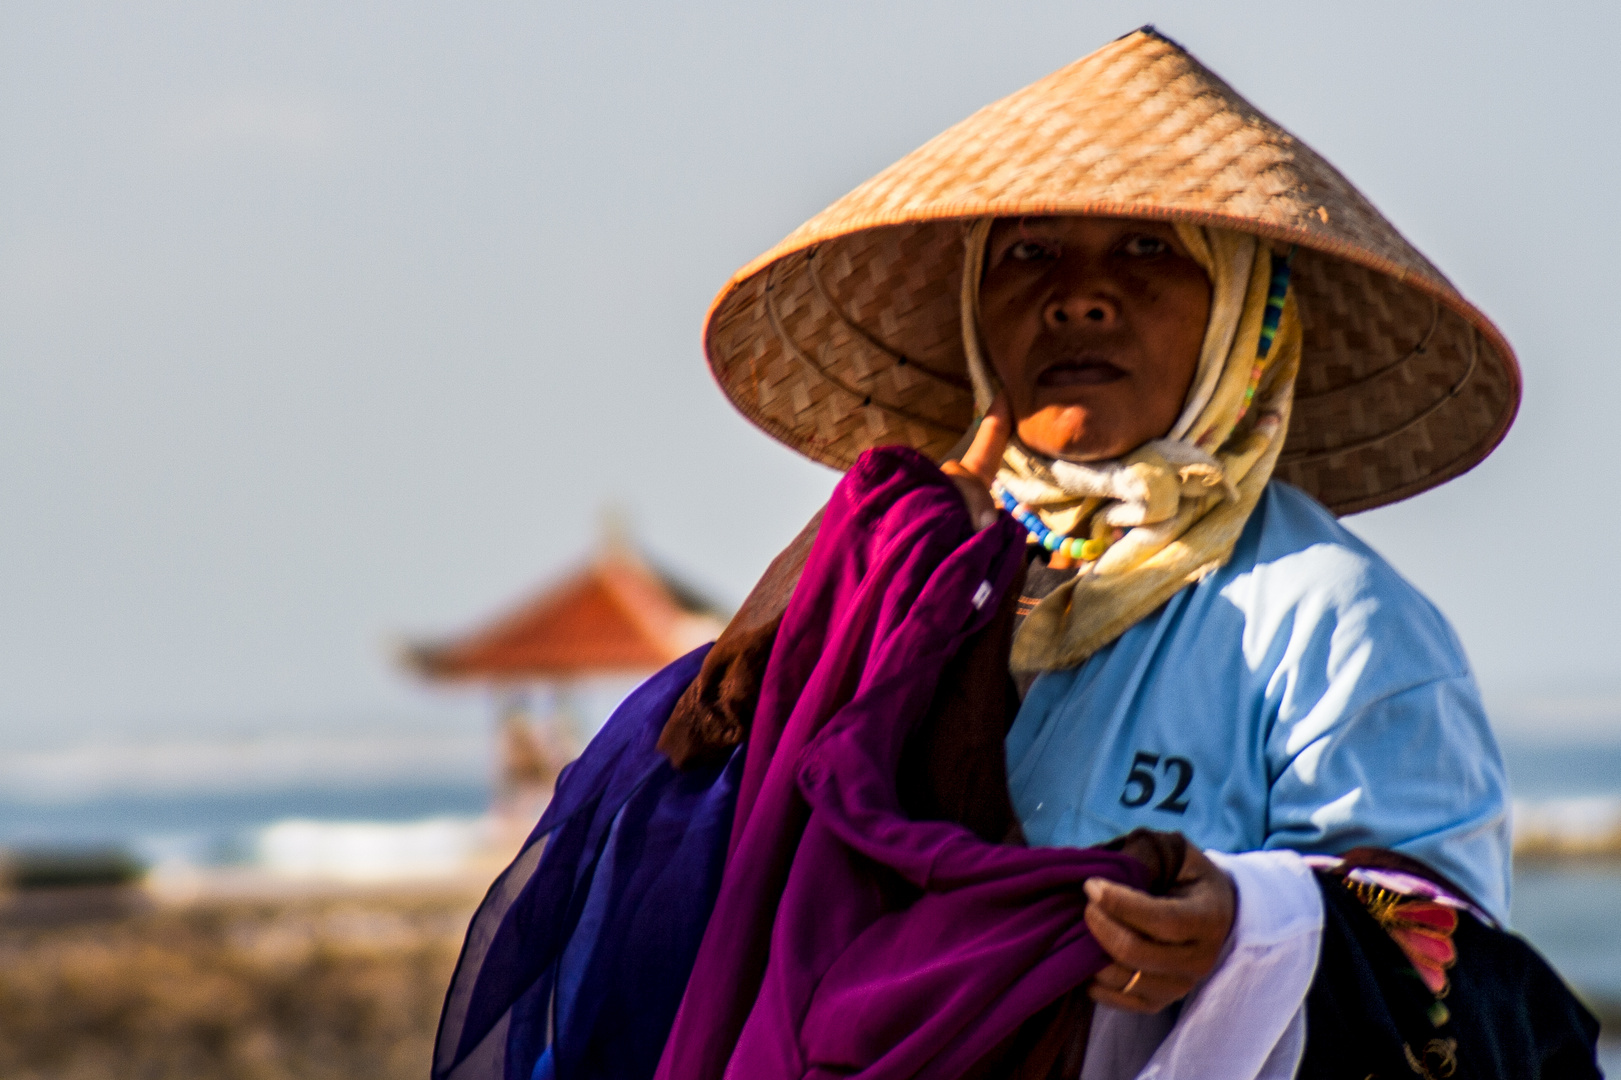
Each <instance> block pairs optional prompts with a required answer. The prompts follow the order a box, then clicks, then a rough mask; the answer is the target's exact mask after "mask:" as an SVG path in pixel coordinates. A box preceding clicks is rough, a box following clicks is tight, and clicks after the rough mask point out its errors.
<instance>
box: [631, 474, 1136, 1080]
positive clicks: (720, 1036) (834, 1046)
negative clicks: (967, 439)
mask: <svg viewBox="0 0 1621 1080" xmlns="http://www.w3.org/2000/svg"><path fill="white" fill-rule="evenodd" d="M1023 548H1024V534H1023V531H1022V530H1021V529H1019V528H1018V526H1017V525H1015V524H1014V523H1013V521H1012V520H1011V519H1010V518H1008V517H1007V516H1006V515H1005V514H1004V515H1000V516H999V519H998V521H997V523H996V524H995V525H994V526H993V527H991V528H990V529H987V530H985V531H984V532H981V533H978V534H976V533H974V532H973V530H972V529H971V527H970V524H969V521H968V515H967V512H966V510H965V508H964V507H963V504H962V500H961V497H960V496H959V495H958V493H957V491H956V489H955V487H954V486H953V485H952V483H951V482H950V481H949V480H948V479H947V478H946V477H945V476H944V475H943V474H941V472H940V471H939V469H937V468H936V467H935V466H934V465H933V464H932V463H931V462H929V461H928V460H927V459H925V458H923V457H922V456H920V455H918V454H916V453H914V452H912V451H910V450H905V449H901V448H897V447H883V448H879V449H876V450H871V451H868V452H867V453H866V454H864V455H862V457H861V459H860V460H859V461H857V462H856V464H855V466H854V467H853V468H852V469H851V470H850V471H849V473H848V474H846V476H845V478H844V479H843V480H842V481H841V482H840V484H839V486H838V488H837V489H836V490H835V491H834V493H833V497H832V499H831V500H830V502H829V503H828V507H827V511H826V516H825V517H824V519H823V522H822V527H821V532H820V534H819V535H818V537H817V540H816V543H815V546H814V548H813V549H812V551H811V555H810V558H809V560H808V562H807V563H806V566H805V571H804V575H803V577H802V578H801V580H800V583H799V586H798V588H797V589H796V591H795V593H794V596H793V599H792V601H791V602H790V604H789V606H788V610H787V613H786V614H785V616H784V618H783V623H782V629H781V631H780V633H779V634H778V637H777V641H776V645H775V647H774V649H773V652H772V655H771V660H770V663H769V665H768V667H767V669H766V676H765V684H764V686H763V688H762V692H761V696H760V702H759V706H758V709H757V711H756V713H755V719H754V727H753V729H752V731H751V732H750V736H749V743H748V750H747V759H746V763H745V766H744V774H743V780H742V784H741V786H740V790H739V796H738V806H737V811H736V816H735V817H734V819H733V826H732V841H731V853H730V856H729V858H728V861H727V865H726V869H725V874H724V877H723V878H722V882H721V888H720V893H719V896H718V898H717V900H716V903H715V908H714V910H713V912H712V913H711V915H710V919H709V924H708V926H707V928H706V930H705V933H704V938H703V943H702V945H701V946H700V948H699V951H698V958H697V961H696V963H695V965H694V968H693V972H692V975H691V977H690V979H689V980H688V982H687V989H686V993H685V995H684V997H683V998H682V1002H681V1007H680V1010H679V1012H678V1013H677V1015H676V1021H675V1025H674V1028H673V1029H672V1031H671V1034H670V1038H669V1041H668V1042H667V1043H666V1044H665V1047H664V1054H663V1056H662V1058H661V1060H660V1062H659V1070H658V1073H657V1076H658V1077H659V1078H660V1080H717V1078H719V1077H722V1076H726V1077H729V1078H735V1080H757V1078H777V1077H817V1078H820V1077H834V1076H838V1077H851V1076H856V1077H862V1078H865V1080H880V1078H891V1077H893V1078H901V1077H923V1078H936V1077H937V1078H941V1080H947V1078H954V1077H957V1076H960V1075H961V1074H962V1073H963V1072H964V1071H965V1070H966V1069H968V1068H969V1067H970V1066H972V1065H973V1064H974V1063H976V1062H978V1061H979V1060H980V1059H981V1058H983V1057H984V1056H985V1055H986V1054H987V1053H989V1052H990V1051H991V1050H993V1049H994V1048H995V1047H996V1046H997V1045H998V1044H999V1043H1001V1042H1002V1041H1003V1040H1004V1039H1005V1038H1006V1037H1008V1036H1009V1035H1011V1034H1012V1033H1013V1032H1014V1031H1016V1030H1017V1028H1018V1027H1019V1025H1020V1024H1021V1023H1022V1022H1023V1021H1025V1020H1026V1019H1028V1018H1029V1017H1031V1016H1032V1015H1034V1014H1035V1013H1037V1012H1038V1011H1040V1010H1041V1009H1042V1008H1044V1007H1045V1006H1047V1005H1049V1004H1051V1003H1052V1002H1054V1001H1055V1000H1057V999H1058V998H1059V997H1060V996H1061V995H1063V994H1064V993H1066V992H1067V991H1069V990H1071V989H1073V988H1074V987H1076V986H1078V985H1080V984H1081V983H1082V982H1084V981H1085V980H1086V979H1088V978H1090V977H1091V976H1092V975H1093V974H1095V973H1096V972H1097V971H1098V970H1099V969H1101V968H1102V967H1103V966H1104V964H1105V963H1106V962H1107V959H1106V957H1105V956H1104V954H1103V952H1102V950H1101V949H1100V948H1099V946H1098V945H1097V944H1096V942H1094V941H1093V940H1092V938H1091V936H1090V934H1088V933H1087V930H1086V926H1085V923H1084V922H1083V921H1082V911H1083V908H1084V903H1085V898H1084V894H1083V893H1082V891H1081V885H1082V883H1083V882H1085V881H1086V880H1087V878H1089V877H1092V876H1094V875H1102V876H1105V877H1108V878H1110V879H1112V880H1115V881H1121V882H1125V883H1127V884H1130V885H1133V886H1135V887H1138V888H1142V887H1144V886H1145V885H1146V882H1147V871H1146V868H1145V867H1144V866H1143V865H1142V864H1141V863H1140V862H1138V861H1137V860H1135V859H1133V858H1131V857H1129V856H1126V855H1121V854H1116V853H1113V852H1107V851H1101V850H1094V849H1085V850H1082V849H1061V848H1044V849H1030V848H1025V847H1020V846H1014V845H1008V844H989V843H986V842H984V841H982V840H980V839H979V838H978V837H976V836H974V834H973V833H971V832H969V831H968V830H967V829H965V828H962V827H960V826H958V825H955V824H952V823H949V822H940V821H913V820H910V819H909V818H907V817H906V816H905V814H904V813H903V812H902V810H901V807H900V803H899V800H898V798H897V795H896V773H897V767H898V762H899V759H900V755H901V750H902V746H903V744H904V742H905V739H906V737H907V735H908V734H909V733H910V732H911V730H912V729H913V727H914V726H915V725H916V723H917V722H918V721H919V720H920V719H921V718H922V717H923V716H924V715H925V713H926V712H927V710H928V708H929V705H930V702H931V700H932V698H933V696H934V692H935V687H936V685H937V683H938V682H939V678H940V675H941V672H942V669H943V668H944V666H945V664H946V662H947V661H948V660H949V659H950V658H951V657H952V656H953V655H954V654H955V653H956V651H957V650H958V649H959V648H960V647H961V646H962V644H963V642H964V641H965V640H966V639H967V638H968V636H969V635H971V634H972V633H973V632H974V631H976V630H978V629H980V628H982V627H983V626H984V625H985V624H986V623H987V622H988V621H989V620H990V618H991V617H992V616H993V614H994V613H995V612H996V610H997V606H998V605H999V604H1000V602H1001V600H1002V597H1003V596H1004V594H1005V592H1006V590H1007V589H1008V588H1010V587H1011V585H1012V582H1013V580H1014V578H1015V576H1016V573H1017V571H1018V569H1019V567H1020V565H1021V562H1022V557H1023Z"/></svg>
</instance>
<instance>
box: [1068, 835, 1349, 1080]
mask: <svg viewBox="0 0 1621 1080" xmlns="http://www.w3.org/2000/svg"><path fill="white" fill-rule="evenodd" d="M1206 854H1207V855H1208V856H1209V857H1210V860H1211V861H1212V862H1214V863H1215V864H1216V865H1217V866H1219V867H1221V868H1222V869H1223V870H1225V871H1226V872H1227V873H1228V874H1229V875H1230V876H1231V877H1232V879H1233V884H1234V886H1235V887H1236V888H1237V892H1238V917H1237V918H1236V919H1235V920H1234V923H1233V929H1232V933H1231V934H1230V935H1228V938H1227V945H1226V948H1225V950H1224V952H1223V956H1222V960H1221V962H1220V963H1219V964H1218V965H1217V966H1216V970H1215V971H1213V972H1212V973H1211V974H1210V977H1209V978H1207V979H1206V980H1205V981H1204V982H1203V983H1201V984H1200V985H1199V986H1198V987H1197V988H1196V989H1195V990H1194V991H1193V993H1192V994H1190V995H1188V997H1187V999H1186V1000H1185V1001H1184V1002H1183V1003H1182V1008H1181V1011H1180V1013H1177V1012H1175V1011H1174V1010H1171V1009H1167V1010H1165V1011H1164V1012H1162V1013H1159V1014H1157V1015H1154V1016H1140V1015H1138V1014H1135V1013H1127V1012H1121V1011H1119V1010H1117V1009H1111V1008H1108V1007H1107V1006H1102V1005H1100V1006H1098V1008H1097V1012H1096V1014H1095V1016H1094V1018H1093V1021H1092V1033H1091V1035H1090V1037H1089V1039H1088V1042H1087V1048H1086V1064H1085V1065H1084V1067H1083V1068H1082V1070H1081V1080H1127V1078H1129V1077H1136V1080H1290V1078H1292V1077H1293V1076H1294V1075H1295V1070H1296V1069H1298V1068H1299V1067H1300V1059H1301V1055H1302V1054H1303V1053H1304V1052H1305V1049H1306V993H1307V991H1308V990H1310V989H1311V981H1312V976H1313V975H1314V974H1315V973H1316V970H1317V956H1318V952H1319V950H1320V949H1321V947H1322V940H1323V900H1322V894H1321V893H1320V892H1319V891H1318V889H1317V882H1316V880H1315V879H1314V878H1313V877H1312V872H1311V868H1310V867H1309V866H1307V865H1306V861H1305V859H1303V858H1302V857H1301V856H1300V855H1298V854H1296V853H1295V852H1293V851H1250V852H1245V853H1243V854H1240V855H1226V854H1223V853H1221V852H1217V851H1209V852H1206ZM1145 1062H1146V1064H1145Z"/></svg>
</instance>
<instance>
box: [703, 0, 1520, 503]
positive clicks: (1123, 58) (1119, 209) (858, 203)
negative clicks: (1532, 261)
mask: <svg viewBox="0 0 1621 1080" xmlns="http://www.w3.org/2000/svg"><path fill="white" fill-rule="evenodd" d="M1050 214H1096V215H1107V216H1114V217H1137V218H1151V219H1158V220H1168V219H1169V220H1177V219H1180V220H1185V221H1192V222H1198V223H1201V224H1206V225H1214V226H1220V227H1224V228H1229V229H1239V230H1244V231H1247V232H1251V233H1255V234H1258V235H1260V236H1263V237H1267V238H1269V239H1272V240H1276V241H1282V242H1287V243H1293V244H1297V245H1299V248H1300V250H1299V251H1298V253H1297V255H1296V257H1295V262H1294V275H1293V282H1294V288H1295V290H1296V301H1297V303H1298V305H1299V310H1300V314H1301V319H1302V322H1303V325H1304V331H1305V341H1304V353H1303V356H1302V358H1301V367H1300V376H1299V380H1298V382H1297V385H1296V392H1295V405H1294V416H1293V420H1292V421H1291V424H1290V430H1289V436H1288V441H1287V442H1286V443H1285V446H1284V450H1283V456H1282V458H1281V460H1280V461H1279V462H1278V466H1277V469H1276V471H1275V472H1274V474H1273V475H1275V476H1277V477H1278V478H1280V479H1283V480H1287V481H1289V482H1291V483H1293V484H1296V485H1298V486H1300V487H1302V488H1304V489H1305V490H1307V491H1309V492H1311V493H1312V494H1313V495H1315V496H1316V497H1317V498H1318V499H1319V500H1320V501H1322V502H1323V503H1325V504H1326V505H1327V506H1328V507H1329V508H1331V509H1332V510H1334V511H1335V512H1337V513H1341V514H1345V513H1351V512H1353V511H1357V510H1365V509H1368V508H1370V507H1374V506H1380V505H1382V504H1384V503H1389V502H1394V501H1396V500H1397V499H1402V498H1405V497H1407V496H1409V495H1414V494H1417V493H1418V492H1420V491H1423V490H1425V489H1426V488H1430V487H1434V486H1436V485H1437V484H1440V483H1443V482H1445V481H1446V480H1449V479H1451V478H1452V477H1454V476H1457V475H1458V474H1459V473H1461V472H1463V471H1465V470H1466V469H1469V468H1470V467H1472V466H1473V465H1475V464H1476V463H1477V462H1479V461H1480V460H1481V459H1482V458H1484V457H1485V456H1486V455H1487V454H1488V453H1490V452H1491V450H1492V448H1493V447H1495V446H1496V445H1497V443H1498V442H1499V441H1500V440H1501V439H1502V437H1503V435H1504V433H1505V432H1507V430H1508V426H1509V424H1510V423H1511V422H1512V421H1513V419H1514V413H1515V410H1516V409H1517V408H1518V406H1519V397H1520V373H1519V367H1518V365H1517V364H1516V363H1515V359H1514V353H1513V351H1512V350H1511V349H1510V348H1509V345H1508V342H1507V341H1505V340H1504V338H1503V336H1502V334H1501V333H1500V332H1499V331H1498V330H1497V328H1496V327H1495V326H1493V325H1492V324H1491V322H1490V320H1488V319H1487V318H1486V317H1485V316H1484V315H1483V314H1481V313H1480V312H1479V311H1478V310H1476V309H1475V308H1474V306H1472V305H1471V304H1470V303H1469V302H1468V301H1466V300H1465V299H1464V298H1463V297H1462V296H1461V295H1460V294H1459V293H1458V291H1457V289H1455V288H1453V286H1452V284H1451V283H1450V282H1449V281H1447V279H1446V278H1445V277H1444V276H1442V274H1441V272H1440V271H1439V270H1437V269H1436V268H1435V267H1434V266H1432V265H1430V262H1429V260H1427V259H1426V258H1425V257H1424V256H1423V255H1421V254H1419V252H1418V251H1417V250H1416V249H1415V248H1414V247H1413V246H1412V245H1411V244H1409V243H1408V242H1407V241H1406V240H1405V239H1404V238H1403V237H1402V235H1401V234H1400V233H1398V232H1397V231H1396V229H1395V227H1394V226H1392V225H1391V224H1390V223H1389V222H1388V221H1386V220H1385V219H1384V217H1383V216H1381V215H1380V213H1379V212H1378V211H1377V210H1375V209H1374V208H1373V206H1372V205H1371V204H1370V203H1369V202H1368V201H1367V200H1366V199H1365V198H1363V197H1362V195H1361V194H1359V193H1358V192H1357V190H1356V189H1355V188H1354V187H1352V186H1351V184H1350V182H1349V181H1348V180H1346V179H1345V178H1344V177H1343V176H1341V175H1340V174H1339V172H1337V171H1336V170H1335V169H1334V167H1333V166H1331V165H1330V164H1329V163H1328V162H1326V161H1324V160H1323V159H1322V158H1321V157H1319V156H1318V155H1317V154H1316V153H1314V152H1313V151H1312V150H1311V149H1310V148H1309V147H1307V146H1306V145H1305V144H1304V143H1302V142H1301V141H1300V140H1298V139H1296V138H1295V137H1294V136H1293V135H1290V134H1289V133H1288V132H1287V131H1285V130H1283V128H1281V127H1279V126H1278V125H1277V124H1275V123H1273V122H1272V121H1271V120H1269V119H1268V118H1267V117H1265V116H1264V115H1262V114H1261V113H1260V112H1259V111H1258V110H1257V109H1256V108H1255V107H1254V106H1252V105H1251V104H1250V103H1249V102H1247V101H1245V100H1244V99H1243V98H1242V97H1240V96H1239V95H1238V94H1237V93H1236V92H1235V91H1234V90H1233V89H1232V87H1230V86H1228V85H1227V84H1226V83H1224V82H1222V81H1221V79H1219V78H1217V77H1216V75H1215V74H1214V73H1212V72H1211V71H1210V70H1208V69H1207V68H1205V67H1204V66H1203V65H1202V64H1200V63H1199V61H1198V60H1196V59H1194V57H1192V56H1191V55H1189V54H1188V53H1187V52H1186V51H1185V50H1183V49H1182V48H1181V47H1180V46H1178V45H1177V44H1176V43H1175V42H1172V41H1170V40H1168V39H1166V38H1164V37H1162V36H1160V35H1159V34H1157V33H1155V32H1154V30H1153V28H1152V27H1144V28H1143V29H1141V30H1138V31H1136V32H1135V33H1132V34H1129V35H1127V36H1126V37H1123V38H1120V39H1119V40H1118V41H1114V42H1112V43H1110V44H1109V45H1106V46H1104V47H1103V48H1101V49H1099V50H1098V51H1097V52H1095V53H1093V54H1092V55H1090V56H1088V57H1086V58H1084V59H1082V60H1079V61H1076V62H1075V63H1073V64H1071V65H1069V66H1068V67H1066V68H1064V69H1062V70H1061V71H1058V72H1055V73H1054V74H1052V75H1049V76H1048V77H1046V78H1045V79H1042V80H1041V81H1040V82H1037V83H1035V84H1033V85H1031V86H1028V87H1026V88H1025V89H1023V90H1020V91H1019V92H1018V93H1015V94H1013V95H1011V96H1010V97H1007V98H1004V99H1003V100H1001V101H999V102H997V103H995V104H994V105H990V106H988V107H987V108H984V109H981V110H980V111H979V112H977V113H975V114H974V115H973V116H970V117H969V118H968V119H967V120H964V121H963V122H962V123H960V124H958V125H956V126H955V127H953V128H951V129H950V130H949V131H946V132H945V133H944V134H942V135H940V136H939V137H937V138H935V139H933V140H932V141H930V142H929V143H927V144H925V145H924V146H922V147H921V148H919V149H918V150H916V151H914V152H913V153H911V154H909V155H907V156H906V157H904V158H902V159H901V160H900V161H898V162H896V163H895V164H894V165H892V166H891V167H890V168H888V169H886V170H884V171H883V172H881V173H879V174H878V175H877V176H875V177H874V178H873V179H871V180H869V181H867V182H866V183H865V184H862V185H861V186H860V187H858V188H856V189H855V190H854V191H852V192H851V193H850V194H848V195H846V196H845V197H844V198H842V199H840V200H839V201H838V202H836V203H834V204H833V205H832V206H830V207H828V208H827V209H826V210H824V211H822V212H821V213H820V214H818V215H816V216H815V217H814V218H812V219H811V220H810V221H808V222H806V223H805V224H804V225H803V226H801V227H800V228H799V229H797V230H795V231H794V232H793V233H792V234H791V235H790V236H789V237H788V238H787V239H785V240H784V241H783V242H782V243H780V244H778V245H777V246H776V247H774V248H772V249H771V250H770V251H768V252H766V253H765V254H764V255H762V256H761V257H760V258H758V259H756V260H754V261H753V262H752V263H750V264H749V265H748V266H745V267H744V268H743V269H742V270H740V271H739V272H738V273H737V275H736V276H735V277H733V278H732V280H731V281H730V282H729V283H727V285H726V287H725V288H724V289H722V290H721V292H720V295H719V296H718V297H716V299H715V302H714V304H713V306H712V307H711V308H710V311H709V317H708V320H707V321H706V323H705V327H704V345H705V349H706V351H707V354H708V358H709V364H710V367H711V369H712V370H713V371H714V374H715V378H716V380H717V381H718V382H719V383H720V385H721V388H722V389H723V390H724V391H725V392H726V395H727V396H728V397H729V398H730V399H731V400H732V403H733V404H734V405H736V406H737V408H738V409H739V410H741V411H742V413H743V414H744V415H745V416H747V417H748V418H749V419H750V420H752V421H753V422H754V423H755V424H757V425H759V427H761V428H762V429H764V430H765V431H766V432H767V433H769V434H770V435H772V436H773V437H774V438H776V439H779V440H780V441H782V442H784V443H786V444H787V445H789V446H791V447H793V448H794V449H795V450H798V451H799V452H801V453H803V454H805V455H807V456H809V457H811V458H813V459H815V460H816V461H820V462H822V463H824V464H827V465H831V466H834V467H835V468H841V469H842V468H845V467H847V466H848V465H849V464H850V463H851V462H853V461H854V460H855V459H856V457H857V456H858V455H860V454H861V452H862V451H864V450H866V449H868V448H869V447H873V446H879V445H884V444H894V443H900V444H904V445H908V446H912V447H915V448H917V449H918V450H920V451H922V452H923V453H926V454H929V455H931V456H933V457H935V458H941V457H943V456H944V455H945V454H946V453H947V452H948V451H949V450H950V449H951V447H952V446H953V445H954V444H955V443H956V442H957V441H958V439H959V438H960V437H961V436H962V434H963V432H964V430H965V429H966V428H967V426H968V425H969V423H970V422H971V421H972V419H973V394H972V391H971V389H970V387H969V382H968V373H967V367H966V360H965V358H964V355H963V348H962V340H961V331H960V325H961V324H960V321H959V312H958V295H959V291H960V276H961V272H962V261H963V247H962V245H963V237H964V234H965V228H966V222H967V221H969V220H972V219H975V218H980V217H984V216H998V217H1001V216H1016V215H1050Z"/></svg>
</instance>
